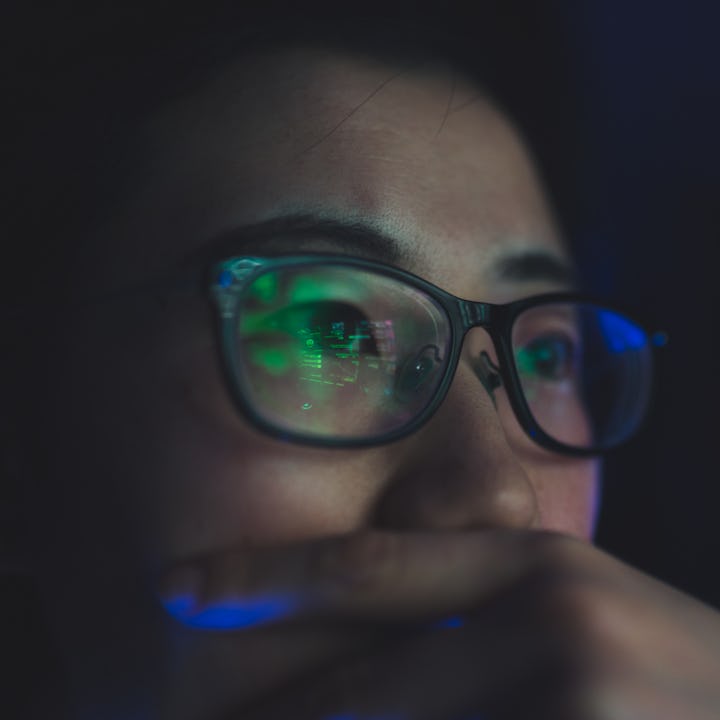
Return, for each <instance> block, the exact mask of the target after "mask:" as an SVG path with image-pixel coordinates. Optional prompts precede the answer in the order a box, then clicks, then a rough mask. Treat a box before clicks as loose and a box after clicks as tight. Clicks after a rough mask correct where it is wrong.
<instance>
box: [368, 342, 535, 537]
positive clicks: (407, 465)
mask: <svg viewBox="0 0 720 720" xmlns="http://www.w3.org/2000/svg"><path fill="white" fill-rule="evenodd" d="M474 365H477V363H473V362H472V361H471V360H470V359H469V358H468V357H467V356H464V358H463V359H462V360H461V362H460V364H459V366H458V369H457V372H456V375H455V377H454V379H453V383H452V386H451V388H450V391H449V393H448V395H447V397H446V398H445V400H444V402H443V404H442V405H441V407H440V408H439V409H438V411H437V413H436V414H435V415H434V416H433V417H432V419H431V420H430V421H429V422H428V423H427V424H426V425H425V426H423V427H422V428H421V429H420V430H419V431H418V432H417V433H415V434H414V435H413V436H411V437H409V438H407V439H405V440H403V441H401V442H400V443H398V444H396V445H394V446H392V447H393V448H395V453H396V455H395V458H394V462H393V463H392V465H393V468H394V469H393V471H392V473H391V476H390V478H389V481H388V482H387V484H386V485H384V489H383V492H382V493H381V494H380V496H379V498H378V501H377V503H376V505H375V512H374V522H375V524H377V525H378V526H380V527H388V528H389V527H392V528H398V529H407V530H410V529H414V530H420V529H434V530H459V529H470V528H478V529H480V528H488V529H489V528H503V527H504V528H518V529H519V528H530V527H533V526H534V525H536V524H537V522H538V498H537V495H536V490H535V488H534V486H533V484H532V482H531V480H530V477H529V476H528V474H527V472H526V470H525V468H524V467H523V465H522V464H521V463H520V460H519V457H518V455H517V452H516V451H515V450H514V449H513V447H512V445H511V443H510V442H509V441H508V438H507V436H506V434H505V431H504V429H503V425H502V423H501V421H500V417H499V416H498V412H497V409H496V403H495V401H494V398H493V397H492V393H495V394H497V393H504V392H505V390H504V389H503V388H497V387H489V386H488V384H487V383H486V382H483V380H482V378H481V377H479V376H478V373H477V368H476V367H475V368H474V367H473V366H474Z"/></svg>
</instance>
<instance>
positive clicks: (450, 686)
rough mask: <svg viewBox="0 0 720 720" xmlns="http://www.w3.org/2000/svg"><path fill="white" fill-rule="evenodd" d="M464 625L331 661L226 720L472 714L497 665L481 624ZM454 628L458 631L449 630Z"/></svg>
mask: <svg viewBox="0 0 720 720" xmlns="http://www.w3.org/2000/svg"><path fill="white" fill-rule="evenodd" d="M458 632H459V631H457V630H450V631H446V632H433V633H430V632H428V633H425V634H423V635H418V634H417V633H415V634H413V635H412V636H405V638H403V639H402V640H395V641H394V642H393V643H388V644H386V645H385V646H383V647H380V648H374V649H373V650H372V651H371V652H368V653H363V654H362V655H358V656H355V657H352V658H350V659H345V660H344V661H342V662H333V663H332V664H328V665H327V666H326V667H325V668H323V669H322V670H321V671H320V672H315V673H314V674H313V676H312V677H303V678H301V679H299V680H298V681H295V682H292V683H290V684H288V685H287V686H285V687H282V688H273V690H272V692H269V693H267V695H266V696H264V697H262V698H260V699H257V700H256V701H255V702H253V703H252V705H251V706H249V707H248V706H246V707H243V708H240V709H238V710H236V711H235V712H231V713H228V714H227V715H225V716H224V717H223V720H239V719H240V718H242V720H280V719H282V720H286V719H287V718H288V717H292V718H293V720H318V719H320V718H322V719H323V720H325V719H329V718H333V720H340V718H343V719H344V720H345V719H346V718H347V719H349V718H352V719H353V720H360V718H362V719H364V720H368V719H370V718H372V719H373V720H401V719H402V720H408V719H409V718H412V719H413V720H440V719H442V720H470V718H471V717H472V718H477V717H479V716H480V714H479V711H478V707H480V706H481V704H482V700H481V698H482V696H483V695H484V694H486V691H487V687H486V686H487V685H488V683H491V682H492V677H493V673H492V672H491V671H490V668H489V667H487V666H488V661H487V658H482V657H477V656H478V654H480V655H482V653H478V646H479V638H478V637H477V633H476V632H471V631H470V630H469V629H468V628H463V631H462V632H463V633H464V634H465V636H464V637H458V635H457V633H458ZM450 633H452V635H453V637H450V635H449V634H450Z"/></svg>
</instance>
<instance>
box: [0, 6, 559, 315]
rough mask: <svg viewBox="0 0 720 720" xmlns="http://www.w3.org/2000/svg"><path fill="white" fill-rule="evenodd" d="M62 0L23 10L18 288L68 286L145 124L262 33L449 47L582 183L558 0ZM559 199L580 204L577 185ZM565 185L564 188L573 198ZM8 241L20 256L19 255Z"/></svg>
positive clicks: (126, 176) (545, 166) (13, 221)
mask: <svg viewBox="0 0 720 720" xmlns="http://www.w3.org/2000/svg"><path fill="white" fill-rule="evenodd" d="M542 7H543V9H542V10H539V9H538V3H535V2H531V1H529V0H527V1H526V0H478V1H477V2H475V3H472V4H471V3H463V6H462V8H460V7H458V8H453V7H452V6H449V7H448V6H443V7H442V8H441V7H439V6H435V7H433V8H432V9H430V8H428V7H424V6H419V7H418V6H417V5H415V6H412V5H409V4H408V5H406V4H402V3H397V2H395V3H393V2H392V0H389V1H388V2H386V3H382V4H380V3H379V4H377V5H373V4H372V3H369V4H368V3H363V4H360V3H358V4H355V5H352V6H348V4H347V3H334V4H330V3H327V2H310V3H297V4H295V3H293V4H292V5H290V4H289V3H278V2H273V0H266V2H262V3H261V2H250V3H249V2H241V1H237V0H236V1H235V2H229V1H228V0H223V1H221V2H205V3H197V4H196V5H194V6H188V5H177V4H172V3H169V2H161V1H160V0H148V2H147V3H146V4H143V5H138V6H133V5H128V4H120V3H118V4H117V6H116V7H113V3H109V4H107V3H105V4H103V3H93V4H92V5H84V4H77V3H75V4H72V3H59V4H54V5H50V6H48V7H46V8H44V9H43V10H42V11H40V12H38V11H37V8H35V9H34V14H33V15H32V17H30V13H25V14H23V13H19V14H18V15H17V16H16V18H15V31H14V35H15V37H16V41H15V44H14V45H12V44H11V46H10V48H9V49H8V50H7V51H8V52H9V53H10V60H11V62H10V63H9V65H8V67H9V68H10V73H9V77H8V78H7V79H8V82H7V88H6V98H7V99H8V100H9V105H10V107H11V109H12V112H11V133H12V138H13V143H12V146H11V153H10V157H9V161H8V164H7V166H6V169H7V170H8V171H9V172H10V173H11V176H10V181H11V183H12V187H13V198H12V202H11V205H10V208H9V212H7V213H6V216H5V217H6V221H9V223H10V227H9V228H8V230H7V232H6V233H5V236H6V237H7V238H8V239H9V240H8V243H9V245H10V246H11V247H12V249H13V252H12V253H11V257H12V260H11V261H9V262H8V263H6V264H5V266H4V267H5V269H6V271H7V272H5V273H3V275H4V276H5V275H6V276H7V277H3V278H2V283H0V284H1V285H2V289H3V293H4V294H5V297H6V298H7V299H8V300H11V301H17V300H20V299H37V298H45V297H48V294H49V293H50V294H53V295H56V294H58V293H59V294H62V292H63V289H64V287H65V285H66V283H64V269H65V268H67V267H68V265H67V263H68V262H69V261H71V259H72V256H73V252H75V251H77V249H78V248H79V247H81V243H82V241H83V239H84V238H86V237H87V236H88V234H90V233H91V232H92V230H93V228H94V227H96V226H97V224H98V223H99V221H100V220H101V219H103V218H105V217H107V216H108V214H109V213H110V212H111V211H112V208H113V207H114V206H116V205H117V203H118V202H119V201H120V200H121V198H122V197H123V190H124V186H125V184H126V183H127V182H128V181H129V180H130V179H131V178H132V177H133V173H136V172H138V170H139V162H138V161H139V158H138V156H137V154H134V153H132V152H129V149H130V148H131V147H132V146H133V131H134V129H136V128H137V127H138V125H139V124H140V121H141V120H142V119H143V118H144V117H146V116H147V114H148V113H149V112H150V111H151V110H152V109H153V108H155V107H157V106H160V105H163V104H165V103H167V102H169V101H170V100H171V99H172V98H173V97H177V96H178V95H183V94H186V93H189V92H192V90H193V89H195V88H197V87H198V86H201V85H202V84H203V82H204V81H206V80H207V79H208V78H209V77H211V76H212V75H213V73H215V72H217V71H218V69H219V68H221V67H222V66H223V65H224V64H226V63H228V62H229V61H230V60H232V59H235V58H236V57H237V56H239V55H241V54H243V53H247V52H250V51H252V50H253V49H259V48H263V49H272V48H274V47H278V48H280V47H287V46H290V45H303V44H304V45H310V46H315V47H323V48H326V49H345V50H356V51H358V52H362V53H366V54H370V55H373V56H376V57H379V58H380V59H386V60H388V61H391V62H394V63H407V62H410V63H412V62H416V61H419V60H443V61H445V62H449V63H450V64H452V65H454V66H456V67H458V68H459V69H460V70H462V71H463V72H464V73H465V74H467V75H470V76H473V77H474V78H476V79H477V81H478V83H479V84H481V85H482V86H483V87H484V88H486V89H487V91H488V92H489V93H490V94H491V95H492V96H493V97H494V98H495V99H496V101H497V102H498V103H499V104H500V105H502V106H504V107H505V108H506V109H507V110H508V111H509V114H510V115H511V116H512V117H514V118H515V120H516V121H517V122H518V124H519V125H520V127H521V129H522V130H523V131H524V132H525V134H526V135H527V136H528V137H529V139H530V143H531V146H533V147H534V148H535V152H536V155H537V156H538V158H539V161H540V165H541V168H542V170H543V172H544V174H545V176H546V177H548V178H549V179H550V186H551V189H552V188H566V189H567V188H569V187H570V186H571V185H570V184H569V183H567V182H565V181H564V178H566V177H567V176H568V172H567V170H568V166H567V164H566V163H567V158H569V157H572V156H573V155H572V153H571V152H568V150H571V144H572V142H571V141H572V127H573V122H572V115H573V111H572V109H571V108H570V107H569V106H568V96H569V94H568V92H567V91H568V87H569V84H570V81H571V78H570V76H569V75H568V74H567V70H568V68H569V67H570V65H569V64H568V63H565V62H564V55H563V51H562V47H563V45H562V43H561V42H560V41H559V39H560V37H561V34H560V33H559V32H558V30H559V28H558V27H557V26H556V24H557V16H556V15H555V14H554V13H553V12H552V10H551V4H550V5H548V3H543V4H542ZM555 195H556V197H555V200H556V204H558V205H560V206H561V208H560V209H561V215H562V214H563V213H562V210H563V209H564V208H569V207H571V206H572V202H567V201H563V193H562V190H561V191H560V192H558V193H555ZM558 198H559V202H558ZM6 257H9V256H8V255H6Z"/></svg>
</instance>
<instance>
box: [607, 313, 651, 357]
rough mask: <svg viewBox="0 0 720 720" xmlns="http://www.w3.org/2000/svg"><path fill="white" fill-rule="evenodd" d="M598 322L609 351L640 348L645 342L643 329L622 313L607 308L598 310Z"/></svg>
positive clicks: (618, 351) (617, 351) (645, 337)
mask: <svg viewBox="0 0 720 720" xmlns="http://www.w3.org/2000/svg"><path fill="white" fill-rule="evenodd" d="M598 322H599V323H600V327H601V328H602V332H603V336H604V338H605V342H606V343H607V347H608V349H609V350H610V351H611V352H616V353H621V352H625V351H627V350H640V349H642V348H644V347H645V345H646V344H647V336H646V334H645V331H644V330H643V329H642V328H640V327H638V326H637V325H635V324H634V323H631V322H630V321H629V320H628V319H626V318H624V317H623V316H622V315H618V314H617V313H614V312H610V311H608V310H603V311H599V312H598Z"/></svg>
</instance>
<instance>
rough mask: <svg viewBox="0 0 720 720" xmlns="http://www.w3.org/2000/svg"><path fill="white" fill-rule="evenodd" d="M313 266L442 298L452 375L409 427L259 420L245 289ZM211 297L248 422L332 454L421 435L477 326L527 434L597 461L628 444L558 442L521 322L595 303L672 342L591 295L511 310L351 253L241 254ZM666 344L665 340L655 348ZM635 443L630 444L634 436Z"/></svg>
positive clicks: (231, 379)
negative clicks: (526, 353) (245, 339)
mask: <svg viewBox="0 0 720 720" xmlns="http://www.w3.org/2000/svg"><path fill="white" fill-rule="evenodd" d="M313 265H322V266H328V265H337V266H343V267H349V268H356V269H361V270H366V271H370V272H373V273H377V274H380V275H384V276H387V277H390V278H392V279H395V280H398V281H400V282H403V283H405V284H407V285H409V286H411V287H413V288H415V289H418V290H420V291H422V292H423V293H425V294H426V295H427V296H429V297H430V298H432V299H433V300H435V302H436V303H437V304H438V305H439V307H440V308H441V309H442V310H443V312H444V313H445V315H446V317H447V319H448V321H449V329H450V348H449V358H448V359H447V361H446V367H445V370H444V377H443V378H442V380H441V382H440V384H439V385H438V387H437V389H436V390H435V393H434V395H433V397H432V399H431V400H430V402H429V403H428V404H427V405H426V406H425V408H424V409H423V410H422V411H421V412H420V413H419V414H418V415H417V416H416V417H415V418H414V419H413V420H412V421H411V422H410V423H408V424H407V425H405V426H403V427H402V428H399V429H397V430H393V431H391V432H387V433H384V434H382V435H379V436H373V437H366V438H333V437H320V436H317V435H304V434H302V433H297V432H291V431H288V430H284V429H281V428H278V427H276V426H275V425H273V424H272V423H269V422H267V421H266V420H265V419H264V418H263V417H262V416H261V415H259V414H258V413H257V412H256V410H255V408H254V407H253V405H252V403H251V402H249V401H248V400H247V398H246V397H245V393H244V391H243V388H242V385H241V383H240V381H239V380H238V377H237V372H236V368H237V367H239V361H238V357H237V344H236V327H237V322H236V319H237V315H238V309H239V304H240V301H241V298H242V293H243V291H244V290H245V289H246V288H247V287H248V286H249V285H250V284H251V283H252V281H253V280H254V279H255V278H256V277H258V276H260V275H261V274H264V273H266V272H268V271H270V270H273V269H277V268H281V267H298V266H308V267H310V266H313ZM210 292H211V296H212V298H213V300H214V302H215V305H216V307H217V309H218V310H219V324H218V339H219V343H220V349H221V355H222V358H223V362H222V365H223V370H224V374H225V378H226V381H227V382H228V385H229V387H230V390H231V392H230V395H231V397H232V399H233V401H234V403H235V405H236V407H237V408H238V410H239V411H240V412H241V413H242V415H243V416H244V417H246V418H247V419H248V420H249V421H250V422H251V423H252V424H253V425H254V426H255V427H257V428H258V429H259V430H261V431H262V432H264V433H265V434H267V435H270V436H272V437H275V438H278V439H281V440H287V441H291V442H298V443H301V444H303V445H310V446H315V447H327V448H332V447H335V448H360V447H376V446H380V445H385V444H388V443H391V442H394V441H396V440H400V439H402V438H405V437H408V436H409V435H412V433H414V432H416V431H417V430H419V429H420V428H421V427H422V426H423V425H424V424H425V423H427V422H428V421H429V420H430V418H431V417H432V416H433V415H434V414H435V412H436V411H437V409H438V408H439V407H440V405H441V404H442V402H443V401H444V400H445V397H446V396H447V393H448V391H449V389H450V386H451V384H452V381H453V379H454V377H455V372H456V371H457V366H458V363H459V361H460V354H461V351H462V346H463V342H464V340H465V336H466V334H467V333H468V331H469V330H471V329H472V328H475V327H481V328H483V329H484V330H485V331H486V332H487V333H488V335H489V336H490V339H491V340H492V342H493V345H494V347H495V351H496V353H497V357H498V367H497V368H493V369H494V370H496V371H497V372H498V374H499V375H500V378H501V380H502V384H503V386H504V387H505V389H506V391H507V395H508V399H509V401H510V406H511V407H512V410H513V412H514V413H515V417H516V418H517V420H518V422H519V424H520V426H521V427H522V428H523V430H524V431H525V432H526V433H527V435H528V436H529V437H530V438H531V439H532V440H533V441H535V442H536V443H537V444H539V445H540V446H541V447H544V448H545V449H547V450H551V451H553V452H557V453H560V454H563V455H570V456H574V457H594V456H598V455H600V454H602V453H604V452H607V451H608V450H610V449H612V448H613V447H616V446H617V445H620V444H623V442H625V440H623V441H620V442H619V443H616V444H615V445H609V446H596V447H590V448H579V447H575V446H572V445H567V444H565V443H561V442H559V441H558V440H556V439H554V438H553V437H551V436H550V435H548V434H547V433H546V432H544V431H543V429H542V427H540V425H539V424H538V423H537V422H536V421H535V419H534V417H533V415H532V412H531V411H530V408H529V407H528V404H527V401H526V399H525V394H524V392H523V390H522V385H521V382H520V377H519V374H518V369H517V366H516V363H515V359H514V355H513V352H512V328H513V324H514V322H515V320H516V319H517V317H518V316H519V315H520V314H521V313H523V312H525V311H526V310H528V309H530V308H534V307H538V306H541V305H547V304H554V303H578V304H586V305H593V306H595V307H598V308H602V309H605V310H609V311H612V312H614V313H617V314H619V315H621V316H622V317H625V318H627V319H628V320H630V321H631V322H632V323H633V324H634V325H636V326H638V327H639V328H641V329H642V330H643V332H644V333H645V334H646V336H647V340H648V344H649V345H650V347H651V349H653V350H654V349H655V348H656V347H657V346H658V344H664V343H665V341H666V336H665V335H664V334H663V333H649V332H648V331H647V330H645V328H644V326H643V324H642V323H640V322H638V321H636V320H634V319H633V318H632V317H630V316H629V315H628V314H627V313H625V312H624V311H622V310H618V309H616V308H614V307H612V306H611V305H609V304H607V303H605V302H598V301H597V300H596V299H594V298H592V297H589V296H588V295H585V294H582V293H575V292H553V293H544V294H541V295H534V296H532V297H528V298H523V299H521V300H516V301H514V302H510V303H506V304H494V303H487V302H478V301H473V300H464V299H462V298H459V297H456V296H455V295H452V294H451V293H449V292H447V291H446V290H443V289H442V288H440V287H438V286H437V285H434V284H433V283H431V282H429V281H427V280H424V279H423V278H421V277H418V276H417V275H414V274H413V273H410V272H408V271H406V270H402V269H400V268H396V267H393V266H391V265H386V264H384V263H379V262H375V261H372V260H366V259H362V258H356V257H352V256H346V255H331V254H303V255H281V256H263V257H261V256H238V257H231V258H226V259H225V260H222V261H220V262H218V263H216V264H215V265H214V266H213V268H212V270H211V287H210ZM654 338H660V342H653V340H654ZM626 439H629V438H626Z"/></svg>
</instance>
